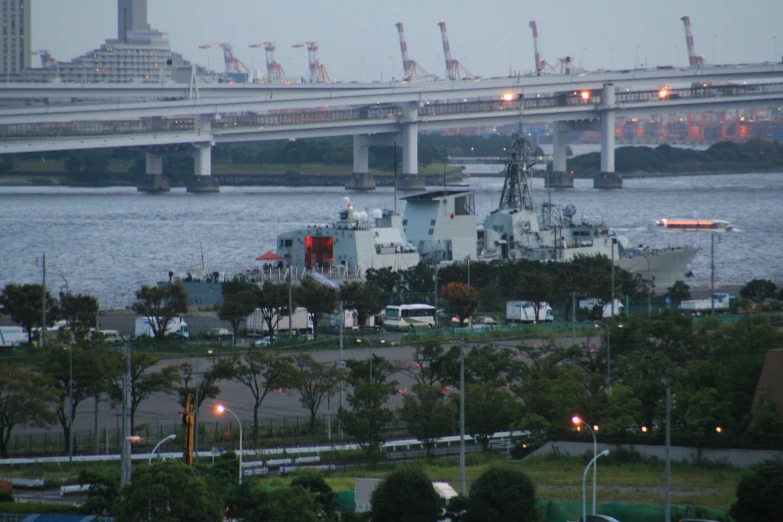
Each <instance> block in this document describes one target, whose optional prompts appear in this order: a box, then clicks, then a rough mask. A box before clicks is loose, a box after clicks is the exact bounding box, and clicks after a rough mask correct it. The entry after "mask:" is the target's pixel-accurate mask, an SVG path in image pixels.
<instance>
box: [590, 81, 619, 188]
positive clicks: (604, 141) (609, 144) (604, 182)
mask: <svg viewBox="0 0 783 522" xmlns="http://www.w3.org/2000/svg"><path fill="white" fill-rule="evenodd" d="M600 109H601V173H600V174H599V175H598V177H597V178H595V179H594V180H593V188H600V189H620V188H623V177H622V176H621V175H619V174H617V173H616V172H615V171H614V126H615V114H614V85H612V84H611V83H607V84H605V85H604V88H603V90H602V92H601V107H600Z"/></svg>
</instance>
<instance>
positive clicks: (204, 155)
mask: <svg viewBox="0 0 783 522" xmlns="http://www.w3.org/2000/svg"><path fill="white" fill-rule="evenodd" d="M191 154H192V156H193V171H194V172H193V173H194V174H195V176H194V177H193V180H192V181H191V182H190V183H188V192H194V193H204V192H220V182H219V181H218V179H217V178H216V177H214V176H212V146H210V145H196V147H195V149H194V150H193V152H192V153H191Z"/></svg>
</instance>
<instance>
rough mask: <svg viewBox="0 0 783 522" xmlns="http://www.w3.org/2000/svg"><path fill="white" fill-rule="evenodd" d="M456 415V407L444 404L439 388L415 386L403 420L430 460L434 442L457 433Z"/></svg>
mask: <svg viewBox="0 0 783 522" xmlns="http://www.w3.org/2000/svg"><path fill="white" fill-rule="evenodd" d="M454 412H455V408H454V405H453V404H452V403H450V402H448V401H446V400H445V394H444V393H443V390H442V388H441V387H440V386H428V385H426V384H414V385H413V394H408V395H405V397H403V403H402V409H401V410H400V418H401V419H402V422H404V423H405V428H406V429H407V430H408V433H410V434H411V435H413V436H414V437H416V438H417V439H419V440H420V441H421V442H422V443H423V444H424V447H425V448H426V449H427V456H428V457H431V456H432V449H433V448H434V447H435V439H437V438H438V437H442V436H444V435H448V434H450V433H453V432H454Z"/></svg>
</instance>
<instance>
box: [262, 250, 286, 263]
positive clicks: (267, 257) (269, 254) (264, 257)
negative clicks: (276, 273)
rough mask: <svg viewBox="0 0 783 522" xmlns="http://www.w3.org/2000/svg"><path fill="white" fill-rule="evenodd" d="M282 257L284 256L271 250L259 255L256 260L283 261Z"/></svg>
mask: <svg viewBox="0 0 783 522" xmlns="http://www.w3.org/2000/svg"><path fill="white" fill-rule="evenodd" d="M282 259H283V258H282V257H280V256H278V255H277V254H275V253H274V252H272V251H271V250H269V251H267V253H266V254H264V255H262V256H258V257H257V258H256V261H281V260H282Z"/></svg>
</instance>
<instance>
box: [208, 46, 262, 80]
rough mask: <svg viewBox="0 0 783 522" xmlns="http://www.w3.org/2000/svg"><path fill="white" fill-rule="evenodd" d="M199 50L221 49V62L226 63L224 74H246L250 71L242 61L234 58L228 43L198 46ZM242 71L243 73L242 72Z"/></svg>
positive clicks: (232, 49) (232, 50)
mask: <svg viewBox="0 0 783 522" xmlns="http://www.w3.org/2000/svg"><path fill="white" fill-rule="evenodd" d="M198 48H199V49H213V48H219V49H223V60H224V61H225V62H226V74H232V73H241V72H248V71H250V69H249V68H248V66H247V65H245V64H244V63H243V62H242V60H240V59H239V58H237V57H236V56H234V48H233V47H232V45H231V44H230V43H225V42H223V43H215V44H204V45H199V46H198ZM243 69H244V71H243Z"/></svg>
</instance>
